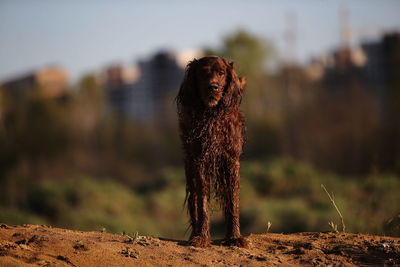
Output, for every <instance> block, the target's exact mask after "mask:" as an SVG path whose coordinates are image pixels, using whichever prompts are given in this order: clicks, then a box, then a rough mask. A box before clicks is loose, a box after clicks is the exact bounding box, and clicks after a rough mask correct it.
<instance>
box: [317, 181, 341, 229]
mask: <svg viewBox="0 0 400 267" xmlns="http://www.w3.org/2000/svg"><path fill="white" fill-rule="evenodd" d="M321 187H322V189H324V191H325V193H326V194H327V195H328V197H329V199H330V200H331V202H332V204H333V206H334V207H335V209H336V211H337V213H338V214H339V217H340V219H341V220H342V232H343V233H345V232H346V226H345V224H344V220H343V216H342V213H341V212H340V210H339V208H338V207H337V206H336V203H335V200H334V199H333V197H332V196H331V195H330V194H329V193H328V190H326V188H325V186H324V185H323V184H321Z"/></svg>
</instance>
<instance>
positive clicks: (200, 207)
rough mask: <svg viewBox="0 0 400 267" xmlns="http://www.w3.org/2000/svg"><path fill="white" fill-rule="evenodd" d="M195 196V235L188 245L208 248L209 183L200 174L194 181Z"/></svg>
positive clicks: (209, 241)
mask: <svg viewBox="0 0 400 267" xmlns="http://www.w3.org/2000/svg"><path fill="white" fill-rule="evenodd" d="M196 191H197V192H196V195H197V227H196V228H197V233H196V235H194V236H192V237H191V238H190V240H189V244H190V245H192V246H195V247H209V246H210V243H211V237H210V216H209V212H208V203H209V200H210V183H209V182H208V181H207V180H206V179H205V176H204V175H203V174H202V173H200V174H199V176H198V179H197V181H196Z"/></svg>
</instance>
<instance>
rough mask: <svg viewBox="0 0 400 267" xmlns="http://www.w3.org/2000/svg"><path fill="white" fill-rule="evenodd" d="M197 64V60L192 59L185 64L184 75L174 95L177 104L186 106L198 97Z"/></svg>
mask: <svg viewBox="0 0 400 267" xmlns="http://www.w3.org/2000/svg"><path fill="white" fill-rule="evenodd" d="M197 65H198V60H197V59H193V60H192V61H191V62H189V64H188V65H187V66H186V71H185V76H184V78H183V82H182V84H181V87H180V89H179V92H178V95H177V97H176V102H177V104H178V106H179V105H181V106H183V107H184V106H188V105H190V104H192V103H193V102H194V101H196V99H198V98H199V95H198V94H199V93H198V90H197V79H196V69H197Z"/></svg>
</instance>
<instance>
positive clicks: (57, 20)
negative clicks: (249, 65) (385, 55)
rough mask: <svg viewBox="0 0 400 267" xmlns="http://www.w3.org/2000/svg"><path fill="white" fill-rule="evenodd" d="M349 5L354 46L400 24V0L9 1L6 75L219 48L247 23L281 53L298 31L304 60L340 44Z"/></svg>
mask: <svg viewBox="0 0 400 267" xmlns="http://www.w3.org/2000/svg"><path fill="white" fill-rule="evenodd" d="M343 10H345V11H346V12H347V13H348V18H347V21H346V23H347V24H348V25H347V27H349V29H350V30H351V33H352V39H351V40H352V44H353V45H357V44H359V43H360V42H361V41H364V40H365V39H377V38H378V37H379V36H380V35H381V34H383V32H385V31H391V30H399V29H400V19H398V16H397V14H398V13H399V11H400V3H398V2H396V1H391V0H390V1H389V0H388V1H385V2H384V3H382V2H375V1H346V2H345V1H339V0H337V1H330V2H326V1H311V0H310V1H299V2H296V3H294V2H290V1H280V2H279V3H278V2H271V1H265V2H264V1H254V2H252V3H251V4H244V3H241V2H239V1H230V2H228V1H220V2H217V3H213V2H211V1H204V2H201V3H192V4H187V3H186V2H183V1H173V2H171V3H168V4H167V3H163V2H160V1H154V2H147V3H133V2H128V1H124V0H119V1H115V2H113V3H109V2H107V1H88V2H85V3H80V2H78V1H69V2H66V1H59V2H57V3H54V2H52V1H48V0H36V1H30V2H24V1H8V0H6V1H2V2H1V3H0V36H1V37H0V58H1V61H0V80H6V79H10V78H13V77H14V76H18V75H21V74H24V73H26V72H29V71H31V70H34V69H37V68H42V67H45V66H48V65H58V66H61V67H64V68H66V69H67V70H68V71H69V72H70V76H71V78H72V80H75V79H77V78H78V77H79V76H82V75H83V74H85V73H87V72H92V71H97V70H99V69H102V68H104V67H106V66H107V65H110V64H113V63H120V64H123V65H126V64H130V65H131V64H133V63H136V62H138V61H139V60H141V59H143V58H148V57H150V56H151V55H152V54H154V53H156V51H159V50H163V49H169V50H172V51H175V52H180V51H190V50H195V49H201V48H203V47H205V46H213V47H215V46H218V45H219V44H221V42H222V40H223V37H224V36H226V35H227V34H229V33H232V32H234V31H235V30H237V29H239V28H242V29H245V30H248V31H250V32H252V33H254V34H255V35H257V36H259V37H260V38H264V39H268V40H271V41H272V43H273V45H274V46H275V47H276V48H277V50H278V53H279V54H280V56H281V57H284V56H285V55H284V54H285V52H287V51H285V49H287V46H288V40H287V34H288V32H290V31H292V34H294V35H295V36H294V44H293V45H292V46H293V50H295V51H294V52H293V53H292V54H293V55H294V56H295V57H296V58H297V59H298V60H299V61H302V62H304V61H305V60H307V59H309V58H310V57H311V56H315V55H318V54H321V53H326V52H328V51H329V50H331V49H332V48H333V47H335V46H337V45H339V44H340V31H341V27H343V25H341V23H342V22H341V21H340V13H341V12H342V11H343ZM290 17H292V19H290Z"/></svg>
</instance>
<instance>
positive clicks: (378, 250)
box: [0, 224, 400, 267]
mask: <svg viewBox="0 0 400 267" xmlns="http://www.w3.org/2000/svg"><path fill="white" fill-rule="evenodd" d="M248 239H249V241H250V248H237V247H224V246H221V244H220V243H221V242H220V241H214V242H213V245H212V246H211V247H210V248H195V247H191V246H187V245H186V243H185V241H179V240H170V239H164V238H157V237H148V236H127V235H118V234H109V233H102V232H81V231H72V230H66V229H59V228H51V227H48V226H37V225H22V226H8V225H5V224H1V225H0V266H2V267H3V266H7V267H11V266H82V267H84V266H88V267H89V266H90V267H93V266H107V267H108V266H298V265H304V266H364V265H368V266H400V238H393V237H383V236H372V235H362V234H334V233H298V234H290V235H285V234H257V235H250V236H249V237H248Z"/></svg>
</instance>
